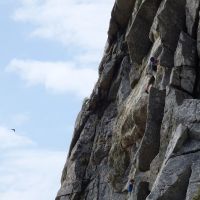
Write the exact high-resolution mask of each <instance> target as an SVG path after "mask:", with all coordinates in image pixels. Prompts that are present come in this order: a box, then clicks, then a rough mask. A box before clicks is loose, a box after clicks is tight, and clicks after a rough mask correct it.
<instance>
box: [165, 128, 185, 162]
mask: <svg viewBox="0 0 200 200" xmlns="http://www.w3.org/2000/svg"><path fill="white" fill-rule="evenodd" d="M187 139H188V129H187V127H185V126H183V125H182V124H180V125H179V126H178V127H177V129H176V131H175V132H174V133H173V134H172V139H171V140H170V142H169V145H168V147H167V151H166V154H165V160H166V161H167V160H168V159H169V158H170V157H171V156H172V154H174V153H176V152H178V151H179V150H180V149H181V147H182V146H183V144H184V143H185V142H186V140H187Z"/></svg>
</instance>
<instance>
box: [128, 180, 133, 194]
mask: <svg viewBox="0 0 200 200" xmlns="http://www.w3.org/2000/svg"><path fill="white" fill-rule="evenodd" d="M133 184H134V179H131V180H130V181H129V184H128V194H129V197H130V196H131V194H132V191H133Z"/></svg>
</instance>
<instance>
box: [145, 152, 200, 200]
mask: <svg viewBox="0 0 200 200" xmlns="http://www.w3.org/2000/svg"><path fill="white" fill-rule="evenodd" d="M196 158H197V156H196V155H193V156H188V155H187V156H179V157H176V158H173V159H170V160H169V161H168V162H167V164H166V165H165V166H164V167H163V168H162V169H161V171H160V173H159V174H158V176H157V179H156V181H155V183H154V186H153V188H152V190H151V193H150V195H149V196H148V197H147V198H146V200H160V199H162V200H169V199H171V200H180V199H185V197H186V192H187V187H188V183H189V178H190V175H191V169H190V166H191V163H192V161H193V160H194V159H196Z"/></svg>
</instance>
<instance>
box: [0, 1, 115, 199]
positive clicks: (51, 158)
mask: <svg viewBox="0 0 200 200" xmlns="http://www.w3.org/2000/svg"><path fill="white" fill-rule="evenodd" d="M113 4H114V0H101V1H98V0H0V13H1V17H0V25H1V31H0V91H1V97H0V110H1V112H0V199H1V200H12V199H17V200H19V199H20V200H27V199H29V200H53V199H54V198H55V196H56V193H57V191H58V189H59V187H60V177H61V173H62V169H63V166H64V163H65V161H66V157H67V152H68V148H69V145H70V142H71V138H72V134H73V128H74V123H75V119H76V116H77V114H78V112H79V111H80V109H81V104H82V102H83V99H84V98H85V97H89V96H90V94H91V91H92V88H93V86H94V84H95V82H96V81H97V78H98V65H99V63H100V60H101V57H102V55H103V49H104V45H105V42H106V38H107V30H108V25H109V19H110V13H111V9H112V6H113ZM13 128H14V129H15V130H16V131H15V132H14V131H12V130H11V129H13Z"/></svg>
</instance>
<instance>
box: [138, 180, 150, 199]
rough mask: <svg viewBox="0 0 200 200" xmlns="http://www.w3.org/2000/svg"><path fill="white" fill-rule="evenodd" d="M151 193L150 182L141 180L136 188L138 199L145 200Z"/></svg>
mask: <svg viewBox="0 0 200 200" xmlns="http://www.w3.org/2000/svg"><path fill="white" fill-rule="evenodd" d="M148 195H149V183H148V182H140V183H139V184H138V187H137V190H136V196H137V198H136V200H144V199H146V197H147V196H148Z"/></svg>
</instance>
